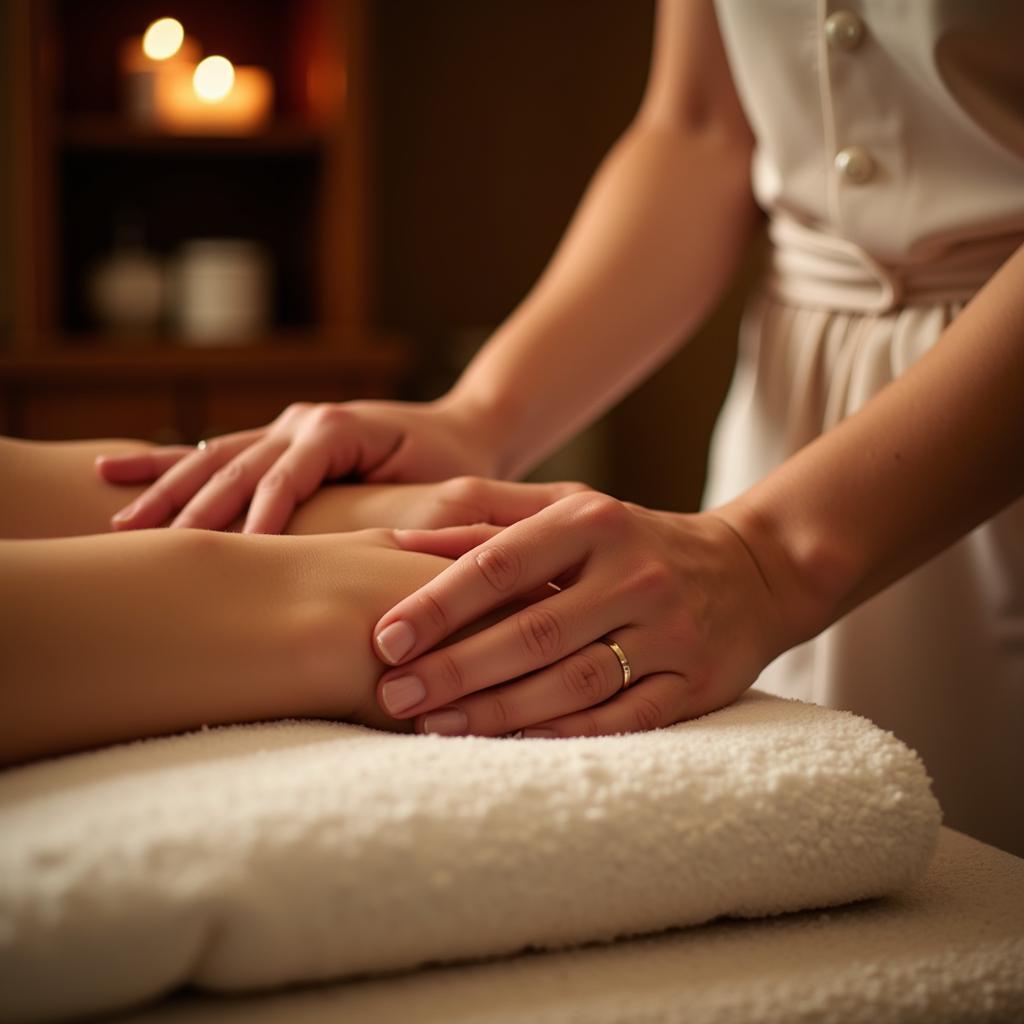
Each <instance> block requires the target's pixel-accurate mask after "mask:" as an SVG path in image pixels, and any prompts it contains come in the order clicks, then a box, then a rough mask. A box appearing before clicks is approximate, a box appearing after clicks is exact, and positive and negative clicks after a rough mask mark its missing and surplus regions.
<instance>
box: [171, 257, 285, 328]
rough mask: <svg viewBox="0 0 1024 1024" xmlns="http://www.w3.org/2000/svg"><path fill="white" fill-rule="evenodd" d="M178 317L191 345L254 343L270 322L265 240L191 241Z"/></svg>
mask: <svg viewBox="0 0 1024 1024" xmlns="http://www.w3.org/2000/svg"><path fill="white" fill-rule="evenodd" d="M176 291H177V294H176V297H175V302H174V306H175V311H176V316H175V319H176V321H177V325H178V329H179V330H180V332H181V341H182V343H183V344H186V345H251V344H254V343H256V342H258V341H260V340H261V339H262V336H263V335H265V334H266V331H267V329H268V327H269V325H270V320H271V316H270V306H271V302H270V293H271V273H270V256H269V253H268V252H267V249H266V247H265V246H263V245H261V244H260V243H259V242H252V241H247V240H245V239H236V238H205V239H196V240H194V241H191V242H186V243H185V244H184V245H183V246H182V247H181V254H180V258H179V261H178V274H177V289H176Z"/></svg>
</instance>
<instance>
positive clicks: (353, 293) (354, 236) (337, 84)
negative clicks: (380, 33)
mask: <svg viewBox="0 0 1024 1024" xmlns="http://www.w3.org/2000/svg"><path fill="white" fill-rule="evenodd" d="M368 7H369V4H368V3H367V0H325V2H324V6H323V17H324V32H323V38H324V40H325V54H324V57H325V60H326V64H327V71H328V76H329V81H330V86H329V91H330V101H331V102H330V106H329V112H328V114H327V116H328V119H329V123H328V126H327V133H326V134H327V138H328V145H327V149H326V153H325V159H324V170H323V174H324V178H323V183H322V187H323V189H324V237H323V239H322V242H321V244H322V247H323V248H322V252H323V255H322V259H321V267H322V271H321V273H322V276H321V295H322V296H323V313H324V323H325V326H326V328H327V334H328V337H329V340H330V343H331V344H333V345H335V346H338V345H343V344H346V343H351V339H352V338H353V336H354V337H356V338H359V337H361V336H362V333H363V331H362V328H363V327H365V325H366V324H367V323H369V320H370V310H371V308H372V302H371V299H370V289H371V284H370V282H371V269H370V268H371V267H372V266H373V260H374V255H373V253H372V251H371V249H370V244H369V243H370V231H369V220H368V218H369V211H370V210H371V209H372V208H373V202H372V198H371V194H370V182H371V180H372V175H371V174H370V171H369V166H368V165H369V154H370V152H371V151H372V146H371V145H370V139H369V134H368V133H369V121H370V119H369V116H368V102H369V89H368V58H367V50H368V45H369V38H368V33H369V26H370V14H369V10H368Z"/></svg>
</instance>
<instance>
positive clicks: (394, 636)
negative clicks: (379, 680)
mask: <svg viewBox="0 0 1024 1024" xmlns="http://www.w3.org/2000/svg"><path fill="white" fill-rule="evenodd" d="M414 643H416V633H415V632H414V631H413V628H412V626H410V625H409V623H408V622H392V623H391V625H390V626H385V627H384V628H383V629H382V630H381V631H380V632H379V633H378V634H377V646H378V647H379V648H380V653H381V654H383V655H384V660H385V661H389V662H391V664H392V665H394V664H396V663H397V662H398V661H400V660H401V658H402V657H403V656H404V655H406V654H408V653H409V652H410V651H411V650H412V646H413V644H414Z"/></svg>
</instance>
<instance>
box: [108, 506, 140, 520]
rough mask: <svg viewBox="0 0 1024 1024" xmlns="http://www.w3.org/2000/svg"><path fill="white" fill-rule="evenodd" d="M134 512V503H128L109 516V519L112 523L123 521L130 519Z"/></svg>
mask: <svg viewBox="0 0 1024 1024" xmlns="http://www.w3.org/2000/svg"><path fill="white" fill-rule="evenodd" d="M134 514H135V506H134V505H128V506H127V507H126V508H123V509H121V511H120V512H115V513H114V514H113V515H112V516H111V517H110V521H111V522H112V523H123V522H124V521H125V520H127V519H131V517H132V516H133V515H134Z"/></svg>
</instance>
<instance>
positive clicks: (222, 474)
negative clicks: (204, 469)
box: [211, 459, 245, 485]
mask: <svg viewBox="0 0 1024 1024" xmlns="http://www.w3.org/2000/svg"><path fill="white" fill-rule="evenodd" d="M211 479H212V480H213V481H215V482H216V483H218V484H227V485H231V484H239V483H242V482H243V480H244V479H245V466H244V465H243V464H242V463H241V462H240V461H239V460H238V459H232V460H231V461H230V462H228V463H226V464H225V465H223V466H221V467H220V469H218V470H217V472H216V473H214V474H213V476H212V478H211Z"/></svg>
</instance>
